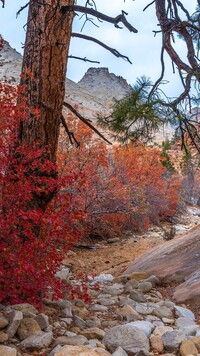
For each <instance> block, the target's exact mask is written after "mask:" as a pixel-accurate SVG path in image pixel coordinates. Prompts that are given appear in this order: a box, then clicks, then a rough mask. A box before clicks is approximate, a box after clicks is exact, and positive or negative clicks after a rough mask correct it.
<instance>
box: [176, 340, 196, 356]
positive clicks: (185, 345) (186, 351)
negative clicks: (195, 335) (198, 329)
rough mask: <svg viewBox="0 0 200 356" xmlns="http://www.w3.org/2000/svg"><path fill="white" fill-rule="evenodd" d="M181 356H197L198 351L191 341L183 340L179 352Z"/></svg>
mask: <svg viewBox="0 0 200 356" xmlns="http://www.w3.org/2000/svg"><path fill="white" fill-rule="evenodd" d="M179 352H180V354H181V356H188V355H197V354H198V350H197V348H196V346H195V345H194V343H193V342H192V341H191V340H184V341H183V342H182V343H181V346H180V350H179Z"/></svg>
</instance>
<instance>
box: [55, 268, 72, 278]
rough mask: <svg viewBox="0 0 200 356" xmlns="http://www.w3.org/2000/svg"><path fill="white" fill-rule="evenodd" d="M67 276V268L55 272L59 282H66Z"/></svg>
mask: <svg viewBox="0 0 200 356" xmlns="http://www.w3.org/2000/svg"><path fill="white" fill-rule="evenodd" d="M69 274H70V270H69V268H67V267H65V268H62V269H61V270H60V271H57V272H56V274H55V277H56V278H59V279H61V280H67V279H68V278H69Z"/></svg>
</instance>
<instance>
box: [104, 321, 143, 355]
mask: <svg viewBox="0 0 200 356" xmlns="http://www.w3.org/2000/svg"><path fill="white" fill-rule="evenodd" d="M103 342H104V344H105V346H106V348H107V349H108V350H109V351H111V352H114V351H115V350H116V348H117V347H119V346H121V347H122V348H123V349H124V350H125V351H126V352H127V353H128V355H135V354H136V353H137V352H139V351H144V352H147V351H149V340H148V338H147V336H146V335H145V333H144V332H143V331H141V330H139V329H138V328H135V327H134V326H131V325H128V324H126V325H118V326H115V327H114V328H111V329H110V330H107V331H106V334H105V337H104V340H103Z"/></svg>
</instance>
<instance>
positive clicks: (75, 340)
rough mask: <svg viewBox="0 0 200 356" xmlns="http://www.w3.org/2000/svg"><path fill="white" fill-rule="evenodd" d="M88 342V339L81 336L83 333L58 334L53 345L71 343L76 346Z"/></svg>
mask: <svg viewBox="0 0 200 356" xmlns="http://www.w3.org/2000/svg"><path fill="white" fill-rule="evenodd" d="M87 342H88V339H87V338H86V337H85V336H83V335H77V336H59V337H57V338H56V339H55V343H54V346H57V345H62V346H63V345H73V346H78V345H84V344H86V343H87Z"/></svg>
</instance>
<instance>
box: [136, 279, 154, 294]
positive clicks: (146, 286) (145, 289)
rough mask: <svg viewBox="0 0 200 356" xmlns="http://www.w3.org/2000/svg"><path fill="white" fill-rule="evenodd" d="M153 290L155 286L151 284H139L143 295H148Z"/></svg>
mask: <svg viewBox="0 0 200 356" xmlns="http://www.w3.org/2000/svg"><path fill="white" fill-rule="evenodd" d="M152 288H153V285H152V283H151V282H146V281H144V282H141V283H139V286H138V289H139V290H141V291H142V292H143V293H148V292H150V290H151V289H152Z"/></svg>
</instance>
